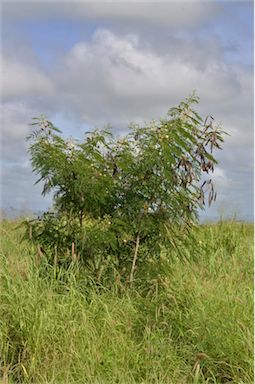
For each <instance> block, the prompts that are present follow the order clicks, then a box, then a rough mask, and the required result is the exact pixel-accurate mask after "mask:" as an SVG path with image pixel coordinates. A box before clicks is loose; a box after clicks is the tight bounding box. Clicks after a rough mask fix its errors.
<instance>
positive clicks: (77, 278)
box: [0, 221, 253, 384]
mask: <svg viewBox="0 0 255 384" xmlns="http://www.w3.org/2000/svg"><path fill="white" fill-rule="evenodd" d="M22 235H23V232H22V229H20V228H18V229H17V223H13V222H9V221H3V222H2V223H1V239H2V241H1V264H0V279H1V280H0V285H1V290H0V306H1V316H0V354H1V380H2V383H5V384H6V383H91V384H96V383H98V384H99V383H102V384H107V383H123V384H131V383H141V384H142V383H144V384H145V383H146V384H149V383H153V384H154V383H158V384H170V383H171V384H181V383H183V384H190V383H193V384H195V383H196V384H198V383H201V384H205V383H235V384H241V383H242V384H249V383H253V283H252V278H253V260H252V254H253V227H252V225H248V224H240V223H237V222H229V223H228V222H221V223H218V224H215V225H203V226H200V228H199V230H198V231H197V232H196V233H195V235H194V241H192V242H190V243H188V244H185V246H183V247H181V249H179V252H177V250H176V249H175V247H174V246H173V248H172V249H162V251H161V257H160V260H158V261H155V259H153V258H152V259H151V261H150V262H149V263H147V264H146V265H144V266H140V267H139V269H137V271H136V274H135V281H134V285H133V287H132V289H131V288H130V287H128V286H127V285H125V284H124V283H123V282H122V281H121V278H120V276H119V274H118V272H117V271H115V270H114V269H113V272H112V274H111V279H112V280H111V284H109V276H108V278H106V277H104V276H103V275H102V277H101V280H98V279H97V280H95V278H94V277H93V275H92V274H89V273H88V272H86V273H85V271H84V270H82V269H81V267H79V264H77V262H72V263H70V265H69V268H68V269H63V268H61V267H53V266H50V265H47V263H46V261H45V260H43V259H40V258H39V257H38V253H37V250H36V249H35V248H33V246H31V245H29V244H28V243H26V242H21V238H22ZM180 253H181V255H182V257H180Z"/></svg>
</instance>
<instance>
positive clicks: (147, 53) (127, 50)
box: [2, 29, 253, 204]
mask: <svg viewBox="0 0 255 384" xmlns="http://www.w3.org/2000/svg"><path fill="white" fill-rule="evenodd" d="M169 41H170V43H167V42H166V41H165V42H164V44H166V47H167V49H165V50H163V49H162V50H157V49H155V48H154V46H153V44H148V41H147V42H146V43H145V42H144V40H143V39H141V38H139V37H138V35H136V34H125V35H123V34H117V33H113V32H111V31H109V30H107V29H98V30H97V31H96V33H95V34H94V35H93V37H92V39H91V40H89V41H86V42H84V41H81V42H77V43H76V44H75V45H74V46H73V47H72V49H71V50H70V51H69V52H67V53H66V54H65V55H64V56H61V57H59V59H58V63H56V65H55V66H54V67H53V68H52V69H51V70H50V71H49V72H48V73H47V74H46V73H45V72H44V71H42V69H41V68H40V67H39V66H38V65H37V64H36V62H33V61H31V62H26V64H24V63H25V61H22V59H21V60H18V58H17V59H16V60H15V61H11V62H9V61H7V60H8V59H6V61H5V62H6V63H10V64H8V65H5V71H6V76H5V79H4V81H5V85H4V88H3V91H4V94H3V96H4V98H6V99H7V96H8V100H9V101H8V102H6V103H4V104H3V106H2V115H3V154H4V158H5V159H7V160H8V161H12V162H15V161H16V162H18V161H25V160H26V159H27V157H26V152H25V140H24V139H25V136H26V135H27V133H28V126H27V123H29V122H30V120H31V117H32V116H36V115H38V114H39V113H41V112H44V113H46V114H47V113H48V114H49V113H50V114H51V115H53V114H59V115H60V116H61V115H62V116H63V115H65V116H67V122H68V121H71V120H72V119H73V121H72V124H74V125H76V124H81V125H82V124H84V123H89V124H90V125H91V126H92V128H93V127H94V126H97V127H98V126H99V127H102V126H103V125H104V124H106V123H108V122H110V123H112V124H113V126H114V127H115V128H116V129H117V128H119V129H123V128H124V127H126V126H127V124H128V123H129V122H131V121H137V122H143V121H144V120H150V119H151V118H158V117H160V116H162V115H163V116H164V115H165V114H166V112H167V109H168V108H169V107H171V106H173V105H175V104H176V103H178V102H179V101H180V100H181V99H182V98H183V97H185V96H187V95H188V94H189V93H190V92H191V91H192V90H193V89H196V90H197V92H198V95H199V96H200V97H201V104H200V106H199V109H200V112H201V113H202V114H203V115H205V114H208V113H211V114H213V116H214V117H215V119H216V120H221V121H222V123H223V127H224V128H225V129H226V130H227V131H228V132H229V133H230V134H231V136H230V137H226V143H225V144H224V145H223V148H224V150H223V151H222V153H221V152H219V153H218V154H217V156H216V157H218V155H219V158H220V166H219V168H218V167H216V170H215V173H214V176H213V178H214V180H215V184H216V188H217V190H218V193H219V200H220V198H222V199H223V198H224V199H225V200H229V201H241V199H242V196H241V194H242V193H244V194H246V195H247V196H248V193H247V192H246V190H247V188H250V190H251V187H250V186H249V187H247V180H248V183H249V180H250V179H251V178H252V163H253V157H252V153H251V152H252V147H253V140H252V139H253V117H252V110H253V105H252V103H253V89H252V84H253V74H252V73H251V72H250V71H249V70H247V68H245V67H242V66H241V65H235V66H234V65H230V64H227V63H226V62H225V61H224V56H223V52H222V51H221V50H222V47H221V45H220V44H218V42H217V40H215V44H210V50H209V51H208V55H207V57H203V54H201V52H204V51H205V50H206V49H207V48H205V44H206V42H204V43H203V42H201V40H199V39H196V38H194V39H191V41H190V50H188V47H187V42H186V43H183V44H184V45H183V46H182V49H179V50H178V47H179V46H180V41H182V38H181V37H179V38H178V39H176V38H173V39H170V38H169ZM212 41H213V40H212ZM203 44H204V45H203ZM185 47H187V49H184V48H185ZM168 48H169V49H168ZM17 100H20V101H17ZM21 100H22V101H21ZM69 118H70V120H69ZM67 125H68V124H67ZM60 128H61V127H60ZM70 130H71V129H70ZM70 133H71V132H70ZM73 133H74V134H75V135H76V133H77V132H73ZM23 171H24V170H23ZM23 171H22V169H21V172H23ZM15 172H16V171H15V170H14V169H13V175H15ZM26 172H27V171H24V175H25V174H27V173H26ZM8 180H9V181H8ZM19 180H20V181H19V185H20V186H21V185H25V184H26V183H30V184H29V185H30V186H31V184H32V183H31V180H32V179H30V178H27V179H26V178H22V177H20V179H19ZM26 180H27V181H26ZM7 182H8V183H9V187H6V191H7V190H8V188H9V190H10V189H12V188H15V187H14V184H15V177H14V178H13V179H11V178H10V177H9V178H7ZM22 183H24V184H22ZM26 185H27V184H26ZM249 185H250V184H249ZM244 186H245V187H244ZM20 188H22V187H20ZM26 188H27V187H26ZM26 188H25V187H24V190H27V189H26ZM6 193H7V192H6ZM10 196H12V194H10ZM23 196H25V195H24V194H23ZM13 198H14V197H13ZM20 198H21V199H22V198H23V197H22V196H21V197H20ZM247 199H249V201H250V195H249V196H248V197H247ZM19 201H21V200H19ZM247 201H248V200H247ZM17 204H18V202H17ZM247 204H248V203H247Z"/></svg>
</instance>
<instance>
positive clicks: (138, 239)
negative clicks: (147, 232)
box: [129, 232, 140, 286]
mask: <svg viewBox="0 0 255 384" xmlns="http://www.w3.org/2000/svg"><path fill="white" fill-rule="evenodd" d="M139 244H140V233H139V232H138V234H137V237H136V243H135V252H134V257H133V262H132V268H131V271H130V277H129V283H130V285H131V286H132V284H133V280H134V271H135V265H136V260H137V255H138V249H139Z"/></svg>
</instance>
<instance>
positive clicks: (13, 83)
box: [1, 58, 53, 99]
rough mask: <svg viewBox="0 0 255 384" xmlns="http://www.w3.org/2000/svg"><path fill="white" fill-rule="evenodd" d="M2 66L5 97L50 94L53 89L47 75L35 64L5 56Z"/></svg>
mask: <svg viewBox="0 0 255 384" xmlns="http://www.w3.org/2000/svg"><path fill="white" fill-rule="evenodd" d="M1 66H2V94H3V97H4V99H8V98H11V97H14V96H15V97H16V96H22V97H24V96H26V95H29V96H41V95H48V94H50V93H51V92H52V91H53V86H52V83H51V82H50V80H49V78H48V77H47V75H46V74H45V73H43V71H41V70H40V69H39V68H38V67H36V66H35V65H33V64H29V63H27V62H24V63H23V62H22V61H18V60H16V61H14V60H10V59H8V58H4V59H3V60H2V65H1Z"/></svg>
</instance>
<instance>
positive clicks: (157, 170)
mask: <svg viewBox="0 0 255 384" xmlns="http://www.w3.org/2000/svg"><path fill="white" fill-rule="evenodd" d="M198 101H199V99H198V97H196V96H195V95H194V94H193V95H192V96H191V97H189V98H187V99H186V100H185V101H182V102H181V103H180V104H179V106H178V107H176V108H171V109H170V110H169V112H168V115H167V117H166V118H164V119H161V120H159V121H153V122H151V123H149V124H147V125H145V126H143V127H140V126H138V125H132V126H131V127H130V132H129V133H128V134H127V135H126V136H125V137H123V138H122V139H119V140H116V139H115V138H114V136H113V135H112V133H111V131H110V130H109V129H106V130H101V131H98V130H95V131H93V132H87V134H86V138H85V140H84V141H83V142H80V143H76V142H74V141H72V140H70V139H69V140H64V139H63V138H62V136H61V132H60V131H59V130H58V129H57V128H55V127H54V125H53V124H52V123H51V122H49V121H47V120H46V119H45V118H44V117H40V118H37V119H36V121H35V123H33V124H34V125H36V126H37V127H39V129H38V128H37V129H36V130H35V131H34V132H33V133H32V134H31V135H30V136H29V138H28V139H29V141H30V143H31V144H30V146H29V153H30V155H31V162H32V166H33V170H34V171H35V172H37V173H38V174H39V176H40V177H39V180H38V181H43V182H44V188H43V192H42V193H43V195H45V194H46V193H48V192H49V191H53V192H54V210H53V212H48V213H45V214H44V215H43V216H42V217H41V218H39V219H37V220H35V221H33V222H30V223H29V225H30V227H31V226H32V233H33V238H34V240H35V241H36V242H39V243H40V244H41V246H42V247H44V248H45V249H46V250H47V249H48V250H50V252H52V250H53V249H55V250H56V249H57V251H60V250H61V251H62V253H63V251H64V250H66V249H69V250H70V248H71V249H72V254H73V255H74V253H75V254H76V256H78V257H80V258H81V259H82V260H83V261H84V262H88V261H89V260H92V261H93V262H95V260H96V258H97V257H98V255H99V254H100V255H101V256H102V257H106V255H114V256H115V257H116V259H117V262H118V264H119V266H123V265H125V266H126V267H127V266H128V265H130V272H129V281H130V283H132V281H133V276H134V271H135V267H136V265H137V262H138V260H139V261H144V260H146V258H147V256H148V255H149V254H151V253H153V254H154V255H155V257H157V256H158V255H159V251H160V245H162V244H164V243H166V242H167V240H168V239H169V233H172V236H173V237H174V236H175V234H176V229H178V228H180V227H181V228H182V229H189V228H191V227H192V226H193V225H194V223H195V222H197V219H198V209H199V208H202V207H203V206H204V205H205V195H206V193H207V194H208V199H209V205H210V204H211V202H212V201H214V200H215V199H216V193H215V191H214V187H213V183H212V180H211V179H208V180H204V179H203V175H204V174H209V172H213V170H214V165H215V164H216V159H215V158H214V156H213V150H214V149H215V148H216V149H221V147H220V143H221V142H223V137H222V134H223V133H224V132H223V131H222V130H221V128H220V127H219V126H218V125H216V124H215V122H214V119H213V118H212V117H211V116H208V117H206V119H205V120H203V119H202V118H201V117H200V116H199V114H198V113H197V112H196V111H195V110H194V109H193V108H192V107H193V105H194V104H196V103H198ZM174 229H175V231H174ZM30 233H31V231H30ZM74 249H75V251H74Z"/></svg>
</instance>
